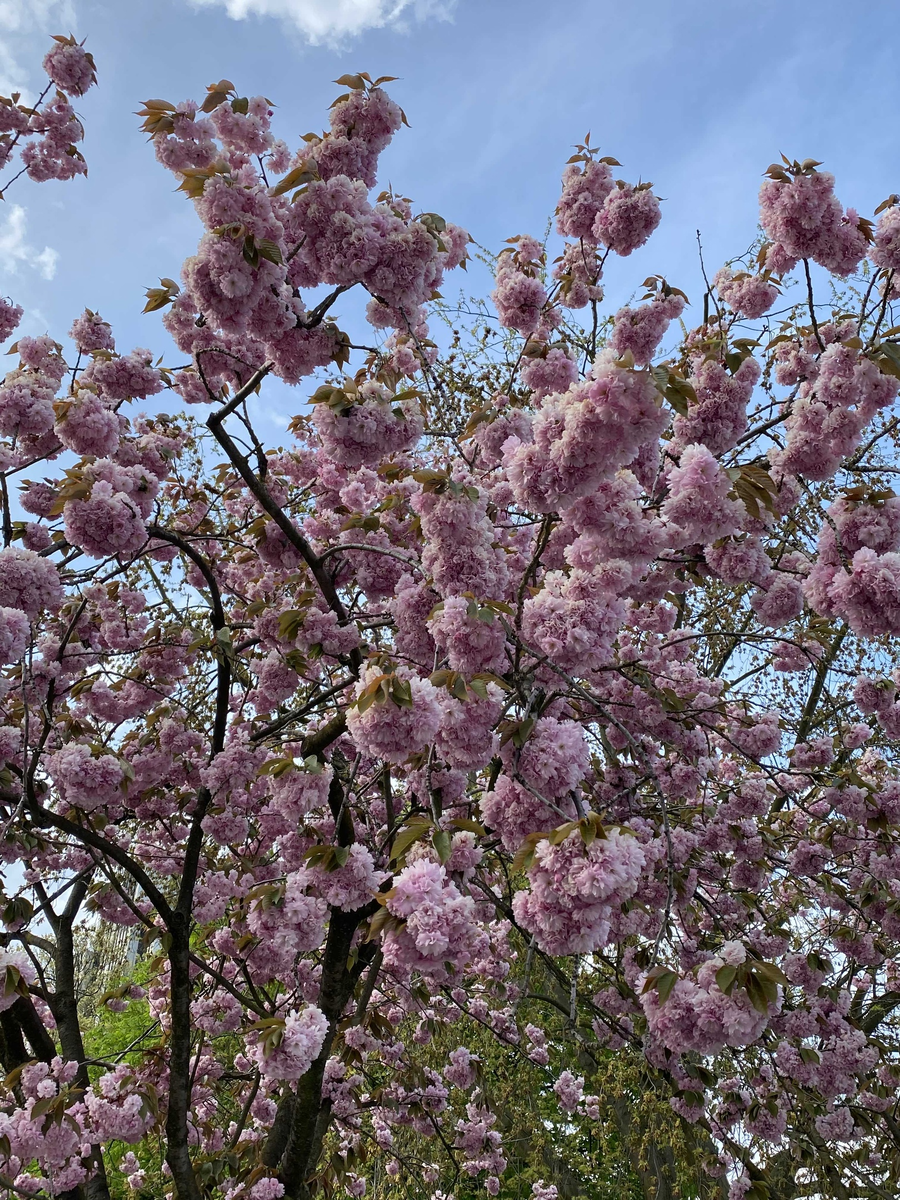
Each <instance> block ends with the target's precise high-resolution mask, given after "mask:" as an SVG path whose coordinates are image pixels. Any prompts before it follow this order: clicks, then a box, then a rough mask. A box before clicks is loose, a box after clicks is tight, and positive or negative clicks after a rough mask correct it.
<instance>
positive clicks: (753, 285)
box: [713, 267, 779, 321]
mask: <svg viewBox="0 0 900 1200" xmlns="http://www.w3.org/2000/svg"><path fill="white" fill-rule="evenodd" d="M713 286H714V287H715V289H716V291H717V292H718V293H719V295H720V296H721V297H722V299H723V300H724V301H725V303H726V304H727V305H728V307H729V308H730V309H731V311H732V312H733V313H735V315H736V316H739V317H746V319H747V320H748V321H756V320H757V319H758V318H759V317H761V316H763V314H764V313H767V312H768V311H769V309H770V308H771V307H772V305H773V304H774V303H775V301H776V300H777V299H778V295H779V292H778V287H777V286H776V285H775V284H774V283H772V282H771V280H770V279H768V278H767V277H766V275H749V274H747V272H745V271H739V272H738V273H737V274H735V273H734V272H733V271H731V270H730V269H729V268H728V267H722V269H721V270H720V271H717V272H716V274H715V277H714V278H713Z"/></svg>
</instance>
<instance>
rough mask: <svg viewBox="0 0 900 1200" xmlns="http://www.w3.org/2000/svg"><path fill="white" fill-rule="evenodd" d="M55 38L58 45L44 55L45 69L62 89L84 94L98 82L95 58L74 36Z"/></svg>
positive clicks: (76, 94) (72, 93)
mask: <svg viewBox="0 0 900 1200" xmlns="http://www.w3.org/2000/svg"><path fill="white" fill-rule="evenodd" d="M54 40H55V42H56V45H55V46H54V47H53V48H52V50H50V51H48V53H47V54H46V55H45V56H44V62H43V67H44V70H45V71H46V72H47V74H48V75H49V76H50V78H51V80H52V81H53V82H54V83H55V84H56V86H57V87H58V88H59V89H60V91H63V92H68V93H70V94H71V95H73V96H83V95H84V93H85V92H86V91H87V90H88V88H89V87H91V86H92V85H93V84H95V83H96V82H97V71H96V68H95V66H94V60H93V58H92V57H91V55H90V54H88V52H87V51H86V50H85V49H84V47H83V46H79V45H78V43H77V42H76V41H75V39H74V38H56V39H54Z"/></svg>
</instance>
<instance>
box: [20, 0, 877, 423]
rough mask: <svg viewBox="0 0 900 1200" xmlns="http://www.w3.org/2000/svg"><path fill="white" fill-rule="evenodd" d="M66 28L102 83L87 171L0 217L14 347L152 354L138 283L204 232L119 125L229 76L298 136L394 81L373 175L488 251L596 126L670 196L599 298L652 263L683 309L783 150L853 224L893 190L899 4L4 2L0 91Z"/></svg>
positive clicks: (547, 197) (741, 243)
mask: <svg viewBox="0 0 900 1200" xmlns="http://www.w3.org/2000/svg"><path fill="white" fill-rule="evenodd" d="M241 13H244V14H246V15H244V16H243V17H241V15H240V14H241ZM70 30H71V31H73V32H75V33H76V34H77V35H78V36H79V37H87V39H88V43H87V44H88V48H89V49H91V50H92V51H93V53H94V56H95V58H96V61H97V67H98V73H99V78H100V86H99V87H98V88H95V89H93V90H92V91H91V92H89V93H88V95H87V96H85V97H84V98H83V99H82V101H80V102H79V106H78V107H79V111H80V113H81V115H82V117H83V120H84V123H85V125H86V129H87V136H86V139H85V142H84V153H85V155H86V157H87V160H88V164H89V170H90V173H89V176H88V178H87V180H76V181H74V182H73V183H70V184H58V183H47V184H42V185H34V184H31V183H29V182H28V181H27V180H20V181H19V182H18V183H17V184H16V185H15V187H14V188H13V189H11V190H10V192H9V195H8V197H7V200H6V202H5V205H3V206H2V207H0V293H3V294H10V295H12V296H13V297H14V298H15V299H17V300H18V301H19V302H20V303H22V304H23V305H24V306H25V307H26V310H27V314H28V315H27V318H26V321H25V323H24V324H23V329H25V330H26V331H27V332H31V333H38V332H50V333H52V334H54V335H55V336H57V337H60V336H61V335H64V333H65V331H66V330H67V329H68V327H69V324H70V323H71V320H72V318H73V317H74V316H75V315H77V313H78V312H79V311H80V310H81V309H82V308H83V307H84V306H85V305H87V306H89V307H91V308H94V309H99V310H100V311H101V312H102V313H103V315H104V316H105V317H106V318H107V319H108V320H110V321H111V322H112V323H113V326H114V330H115V332H116V335H117V340H118V344H119V348H120V349H121V350H128V349H130V348H131V346H133V345H146V346H150V347H151V348H152V349H153V350H154V351H160V352H162V351H163V350H166V349H167V344H166V339H165V336H164V333H163V331H162V329H161V327H160V325H159V321H158V317H156V316H141V314H140V310H141V307H142V304H143V291H144V288H146V287H147V286H148V285H151V284H154V283H155V282H156V280H157V278H158V277H159V276H161V275H171V276H175V277H177V275H178V270H179V266H180V263H181V261H182V260H183V258H184V257H185V256H186V255H187V254H189V253H191V252H192V250H193V248H194V246H195V244H196V241H197V237H198V233H199V228H198V223H197V221H196V218H195V216H194V214H193V210H192V207H191V205H190V202H189V201H187V200H186V199H185V197H183V196H182V195H176V194H175V191H174V181H173V178H172V176H170V175H169V174H168V173H167V172H165V171H164V170H163V169H162V168H161V167H159V166H158V165H157V164H156V162H155V159H154V157H153V153H152V151H151V149H150V147H149V146H148V145H147V143H146V141H145V140H144V137H143V135H142V134H141V133H140V132H139V130H138V119H137V118H136V117H135V116H134V111H135V109H137V108H138V107H139V105H140V102H141V101H143V100H145V99H147V98H148V97H151V96H152V97H163V98H165V99H169V100H172V101H178V100H181V99H184V98H185V97H187V96H195V97H198V98H199V97H202V95H203V93H204V89H205V86H206V85H207V84H208V83H211V82H213V81H214V80H217V79H219V78H222V77H223V76H224V77H227V78H229V79H231V80H233V81H234V83H235V84H236V85H237V87H238V89H239V91H240V92H241V93H242V94H245V95H246V94H249V95H253V94H258V93H264V94H265V95H267V96H268V97H269V98H270V99H271V100H273V101H274V102H275V103H276V104H277V106H278V113H277V120H276V128H277V130H278V132H279V133H280V134H281V136H284V137H285V138H286V139H287V140H288V142H289V143H291V144H296V142H297V139H298V135H299V134H302V133H304V132H306V131H307V130H317V129H321V128H323V126H324V125H325V121H326V109H327V106H328V104H329V102H330V101H331V100H332V99H333V97H334V96H335V94H336V93H337V91H338V90H339V89H337V88H336V87H335V86H334V84H333V83H332V82H331V81H332V80H333V79H335V78H336V76H338V75H339V74H341V73H342V72H344V71H347V70H359V69H363V70H368V71H370V72H371V73H372V74H390V75H397V76H400V79H399V80H398V82H396V83H394V84H392V85H391V89H390V90H391V93H392V95H394V96H395V98H396V99H397V100H398V101H399V102H400V103H401V104H402V105H403V107H404V108H405V110H406V112H407V115H408V117H409V120H410V124H411V128H410V129H404V130H402V131H401V133H400V134H399V135H398V136H397V138H396V139H395V141H394V143H393V145H392V146H391V147H390V148H389V150H388V151H387V152H386V154H385V155H384V157H383V159H382V175H381V178H382V181H384V182H388V181H389V182H391V183H392V184H393V185H394V187H395V188H396V189H397V190H399V191H400V192H401V193H403V194H405V195H408V196H411V197H412V198H413V199H414V201H415V203H416V205H417V206H418V207H420V208H421V209H425V210H430V211H437V212H440V213H441V214H443V215H444V216H445V217H447V218H448V219H451V220H454V221H456V222H458V223H459V224H461V225H463V226H465V227H466V228H467V229H469V230H470V232H471V233H472V234H473V236H475V237H476V238H477V240H478V241H479V242H481V243H483V244H485V245H487V246H490V247H492V248H495V249H499V248H500V247H501V245H502V242H503V239H504V238H506V237H508V236H510V235H512V234H517V233H522V232H532V233H535V234H538V235H540V234H542V232H543V230H544V227H545V224H546V220H547V216H548V214H549V213H551V212H552V209H553V206H554V204H555V201H556V197H557V195H558V186H559V175H560V171H561V168H562V165H563V164H564V162H565V160H566V158H567V157H568V154H569V153H570V150H571V147H572V145H573V143H575V142H577V141H580V140H581V138H582V137H583V136H584V134H585V133H586V132H587V131H588V130H590V131H591V134H592V140H593V141H594V142H597V143H599V144H600V145H601V146H602V147H603V149H604V151H605V152H607V153H610V154H613V155H615V157H617V158H618V159H619V160H620V161H621V163H622V170H621V173H622V175H623V176H624V177H625V178H628V179H632V180H637V178H638V177H642V178H644V179H650V180H652V181H653V183H654V185H655V190H656V191H657V194H658V195H660V196H662V197H664V198H665V204H664V206H663V214H664V215H663V223H662V225H661V226H660V229H659V231H658V232H657V234H656V235H655V236H654V237H653V239H652V240H651V241H650V243H649V244H648V246H646V247H645V248H643V249H642V250H640V251H638V252H637V253H636V254H634V255H633V256H632V257H631V258H629V259H625V260H620V261H618V262H616V263H614V264H612V265H611V269H610V270H609V271H608V278H607V291H608V296H609V299H610V300H611V301H612V302H614V303H618V302H620V301H621V300H622V299H623V298H625V297H627V295H628V294H629V293H630V292H631V291H632V290H633V288H634V287H635V286H636V285H638V284H639V283H640V281H641V280H642V279H643V278H644V277H645V276H646V275H649V274H652V273H655V272H660V273H663V274H665V275H666V276H667V278H668V279H669V280H670V281H671V282H673V283H675V284H677V285H679V286H681V287H682V288H683V289H684V290H685V291H686V292H687V293H688V295H689V296H691V298H692V299H693V298H694V297H696V298H697V299H698V300H699V296H700V293H701V291H702V288H701V287H700V283H699V271H698V264H697V255H696V241H695V230H696V229H697V228H700V229H701V230H702V234H703V241H704V248H705V253H706V262H707V267H708V269H709V270H710V272H712V271H714V270H715V269H716V268H717V267H718V266H719V265H721V263H722V261H723V260H724V259H725V258H726V257H728V256H730V255H735V254H738V253H740V252H741V251H742V250H743V249H745V248H746V246H747V245H748V244H749V243H750V241H751V240H752V238H753V236H754V233H755V227H756V192H757V189H758V186H759V181H760V175H761V173H762V172H763V171H764V170H765V168H766V166H767V165H768V164H769V163H770V162H771V161H773V160H774V159H775V158H777V157H778V154H779V153H780V152H781V151H784V152H785V153H786V154H788V155H789V156H790V157H795V156H796V157H799V158H804V157H814V158H818V159H822V160H824V161H825V164H826V166H827V168H828V169H830V170H833V171H834V173H835V174H836V176H837V179H838V188H837V191H838V195H839V196H840V197H841V199H842V201H843V202H844V203H845V204H848V205H853V206H855V207H856V208H858V209H859V211H860V212H861V213H862V214H863V215H871V213H872V210H873V208H874V207H875V205H877V204H878V203H880V201H881V200H882V199H884V197H885V196H886V195H888V194H889V193H890V192H892V191H895V190H896V191H900V154H898V141H900V131H898V125H897V122H896V121H895V120H894V119H893V117H894V92H895V85H894V79H895V63H896V53H895V49H894V47H895V46H896V45H897V42H898V38H900V8H898V6H897V5H895V4H892V3H889V2H886V0H880V2H875V3H870V4H866V5H858V6H853V5H848V4H847V3H846V0H841V2H840V3H837V2H835V0H820V2H819V3H818V4H817V5H816V6H815V8H813V7H812V6H811V5H810V4H809V3H808V0H755V2H754V3H752V4H750V3H737V2H734V0H724V2H723V3H720V4H719V5H712V4H710V3H709V2H708V0H702V2H700V0H673V2H669V0H644V2H643V3H641V2H635V0H631V3H623V2H622V0H617V2H615V3H612V2H610V0H570V2H569V3H567V4H561V3H552V2H550V3H548V2H546V0H515V2H514V0H456V3H451V2H450V0H447V2H443V0H431V2H423V0H418V2H417V0H408V2H407V3H405V4H404V3H402V0H401V2H398V0H202V3H191V2H190V0H152V2H150V0H0V77H2V79H3V81H4V82H5V83H7V84H12V83H15V84H17V85H19V86H24V87H25V88H26V89H32V90H33V89H34V87H35V86H36V85H37V84H38V83H39V82H40V78H41V76H40V73H39V70H38V65H39V62H40V58H41V57H42V55H43V53H44V50H45V48H46V47H47V45H48V44H49V43H48V34H50V33H57V32H69V31H70ZM463 282H464V281H463ZM445 291H446V292H447V293H448V294H449V292H450V288H447V289H445ZM295 411H296V410H295Z"/></svg>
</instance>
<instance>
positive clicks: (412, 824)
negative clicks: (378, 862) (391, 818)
mask: <svg viewBox="0 0 900 1200" xmlns="http://www.w3.org/2000/svg"><path fill="white" fill-rule="evenodd" d="M431 828H432V820H431V818H430V817H410V820H409V824H408V825H406V826H405V827H404V828H403V829H401V830H400V832H399V833H398V834H397V836H396V837H395V838H394V841H393V844H392V845H391V862H396V861H397V860H398V859H399V858H400V856H401V855H402V854H403V853H404V852H405V851H407V850H408V849H409V848H410V846H412V845H413V844H414V843H415V842H418V841H420V840H421V839H422V838H423V837H425V836H426V834H427V833H428V831H429V830H430V829H431Z"/></svg>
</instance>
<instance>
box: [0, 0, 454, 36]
mask: <svg viewBox="0 0 900 1200" xmlns="http://www.w3.org/2000/svg"><path fill="white" fill-rule="evenodd" d="M2 2H3V0H0V3H2ZM191 2H192V3H193V4H194V5H195V7H206V8H208V7H210V6H212V5H217V6H219V7H221V8H224V9H225V11H226V13H227V14H228V16H229V17H234V18H235V19H236V20H241V19H243V18H246V17H251V16H256V17H278V18H280V19H281V20H283V21H285V22H286V23H287V24H289V25H292V26H294V28H295V29H297V30H298V32H299V33H300V34H301V35H302V36H303V37H304V38H305V39H306V41H308V42H310V43H311V44H312V45H314V46H316V45H321V44H322V43H326V44H331V45H334V44H336V43H339V42H342V41H346V40H347V39H348V38H351V37H353V36H355V35H356V34H360V33H364V32H365V31H366V30H367V29H380V28H383V27H384V26H393V27H395V28H398V27H399V28H403V27H406V26H409V25H410V24H412V23H413V22H415V21H422V20H427V19H428V18H438V19H441V18H443V19H446V18H447V17H448V16H449V14H450V12H451V11H452V9H453V8H454V6H455V3H456V0H191Z"/></svg>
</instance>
